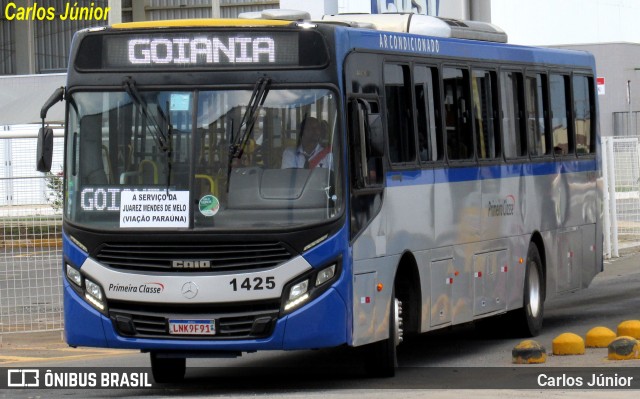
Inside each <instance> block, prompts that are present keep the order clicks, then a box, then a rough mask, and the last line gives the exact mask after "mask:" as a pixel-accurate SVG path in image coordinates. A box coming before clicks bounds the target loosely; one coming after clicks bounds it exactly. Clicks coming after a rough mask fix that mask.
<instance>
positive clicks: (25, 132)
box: [0, 126, 63, 335]
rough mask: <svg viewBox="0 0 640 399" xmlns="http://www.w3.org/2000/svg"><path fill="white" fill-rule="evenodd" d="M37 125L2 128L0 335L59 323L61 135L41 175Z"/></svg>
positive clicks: (50, 327) (54, 326)
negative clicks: (50, 165)
mask: <svg viewBox="0 0 640 399" xmlns="http://www.w3.org/2000/svg"><path fill="white" fill-rule="evenodd" d="M37 129H38V128H37V127H34V126H21V127H13V128H11V129H8V128H6V127H5V128H4V129H3V130H0V154H2V158H3V161H2V162H1V163H0V221H1V222H2V223H1V226H2V235H1V236H0V251H2V257H1V258H0V335H1V334H10V333H19V332H36V331H47V330H60V329H61V328H62V326H63V324H62V323H63V321H62V320H63V319H62V279H61V276H60V270H61V267H60V260H61V259H62V248H61V246H60V236H61V234H62V217H61V213H60V207H59V206H58V204H59V201H60V198H61V194H62V192H61V181H62V180H61V177H60V176H58V175H57V174H58V173H59V172H60V171H61V168H62V138H61V137H59V138H56V139H54V154H55V155H54V163H53V170H52V172H53V173H52V174H50V175H44V174H42V173H39V172H36V170H35V158H36V157H35V155H36V134H37ZM57 133H61V131H60V130H57Z"/></svg>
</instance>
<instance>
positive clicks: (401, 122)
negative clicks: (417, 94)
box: [384, 64, 416, 163]
mask: <svg viewBox="0 0 640 399" xmlns="http://www.w3.org/2000/svg"><path fill="white" fill-rule="evenodd" d="M384 89H385V98H386V107H387V108H386V111H387V137H388V143H389V158H390V160H391V163H409V162H415V159H416V142H415V135H414V132H413V117H412V112H411V110H412V109H413V107H412V106H411V103H412V100H411V76H410V74H409V66H408V65H397V64H385V65H384Z"/></svg>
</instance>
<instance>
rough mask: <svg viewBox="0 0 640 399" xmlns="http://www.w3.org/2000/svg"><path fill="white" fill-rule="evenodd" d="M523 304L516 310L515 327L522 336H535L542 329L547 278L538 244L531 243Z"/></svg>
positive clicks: (528, 252)
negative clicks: (543, 271) (544, 273)
mask: <svg viewBox="0 0 640 399" xmlns="http://www.w3.org/2000/svg"><path fill="white" fill-rule="evenodd" d="M523 295H524V299H523V306H522V308H521V309H518V310H516V311H515V312H514V318H515V320H514V322H515V325H514V327H515V328H516V331H515V332H516V333H517V334H518V335H520V336H525V337H535V336H537V335H538V334H540V331H541V330H542V319H543V317H544V298H545V280H544V275H543V273H542V260H541V259H540V253H539V252H538V246H537V245H536V244H534V243H530V244H529V250H528V251H527V265H526V270H525V278H524V293H523Z"/></svg>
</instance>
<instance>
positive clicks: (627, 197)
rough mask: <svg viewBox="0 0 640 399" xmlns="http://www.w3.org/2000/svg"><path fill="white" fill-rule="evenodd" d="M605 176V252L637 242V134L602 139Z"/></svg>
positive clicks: (639, 156) (639, 147)
mask: <svg viewBox="0 0 640 399" xmlns="http://www.w3.org/2000/svg"><path fill="white" fill-rule="evenodd" d="M602 150H603V151H602V167H603V175H604V194H605V195H604V200H605V204H604V214H605V216H604V233H605V237H604V241H605V246H604V253H605V257H607V258H610V257H617V256H618V255H619V250H620V249H624V248H627V247H632V246H637V245H640V140H639V138H638V137H604V138H603V139H602Z"/></svg>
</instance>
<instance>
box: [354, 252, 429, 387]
mask: <svg viewBox="0 0 640 399" xmlns="http://www.w3.org/2000/svg"><path fill="white" fill-rule="evenodd" d="M420 298H421V293H420V278H419V273H418V266H417V263H416V260H415V258H414V256H413V254H411V253H410V252H406V253H405V254H404V255H403V256H402V257H401V258H400V262H399V263H398V267H397V269H396V273H395V277H394V279H393V285H392V287H391V295H390V301H389V308H388V309H389V337H388V338H387V339H384V340H382V341H378V342H375V343H373V344H370V345H369V346H368V351H369V357H368V361H367V363H366V369H367V373H368V374H370V375H371V376H375V377H393V376H394V375H395V370H396V367H397V366H398V357H397V347H398V345H399V344H400V343H402V340H403V338H404V336H405V333H406V332H409V333H410V334H411V333H418V332H419V329H420V312H421V307H420V304H421V299H420Z"/></svg>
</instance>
